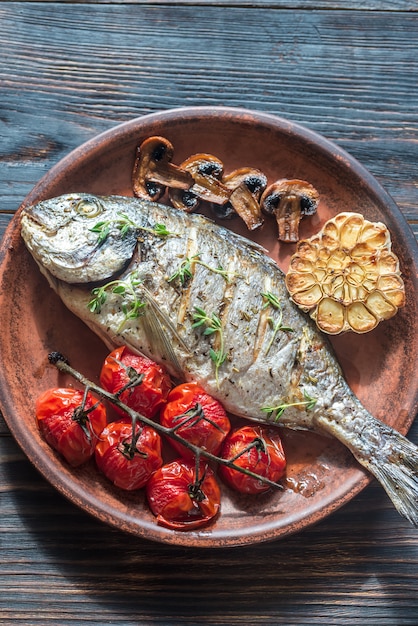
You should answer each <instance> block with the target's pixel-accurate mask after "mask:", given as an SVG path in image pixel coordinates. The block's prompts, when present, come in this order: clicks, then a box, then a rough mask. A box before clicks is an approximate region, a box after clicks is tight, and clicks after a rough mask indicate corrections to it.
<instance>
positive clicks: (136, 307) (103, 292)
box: [87, 272, 145, 332]
mask: <svg viewBox="0 0 418 626" xmlns="http://www.w3.org/2000/svg"><path fill="white" fill-rule="evenodd" d="M140 284H141V280H140V279H139V278H138V273H137V272H132V273H131V274H130V275H129V276H128V278H127V279H126V280H121V279H118V280H112V281H110V282H108V283H106V284H105V285H102V286H101V287H95V288H94V289H92V292H91V294H92V296H93V297H92V299H91V300H90V302H89V303H88V304H87V306H88V308H89V310H90V311H91V312H92V313H96V314H99V313H100V312H101V310H102V307H103V305H104V304H105V302H106V300H107V294H108V292H109V291H110V292H111V293H115V294H118V295H120V296H121V297H122V298H123V300H122V303H121V309H122V313H123V315H124V319H123V320H122V322H121V324H120V326H119V328H118V332H119V331H120V330H121V328H122V326H123V325H124V324H125V322H127V321H128V320H130V319H135V318H137V317H139V316H140V315H142V313H143V309H144V307H145V302H143V301H142V300H140V298H139V297H138V293H137V290H136V288H137V287H138V286H139V285H140Z"/></svg>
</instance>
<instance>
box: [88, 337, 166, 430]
mask: <svg viewBox="0 0 418 626" xmlns="http://www.w3.org/2000/svg"><path fill="white" fill-rule="evenodd" d="M138 374H139V376H140V377H141V379H140V383H139V384H138V385H133V386H131V387H130V388H127V389H126V390H125V391H122V392H121V393H120V395H119V399H120V400H121V402H123V403H124V404H126V405H127V406H129V407H130V408H131V409H133V410H134V411H137V412H138V413H140V414H141V415H143V416H144V417H148V418H150V419H151V418H153V417H154V416H155V415H156V413H157V412H158V411H159V410H160V408H161V407H162V406H164V404H165V403H166V399H167V395H168V392H169V391H170V389H171V388H172V382H171V378H170V376H169V375H168V374H167V373H166V372H165V371H164V370H163V368H162V367H160V366H159V365H157V363H155V362H154V361H152V360H151V359H148V358H147V357H145V356H139V355H137V354H134V353H133V352H131V351H130V350H129V349H128V348H127V347H126V346H120V347H119V348H116V350H113V352H111V353H110V354H109V355H108V356H107V357H106V359H105V361H104V363H103V367H102V370H101V373H100V384H101V385H102V387H103V388H104V389H106V391H109V392H110V393H113V394H116V393H117V392H119V391H120V389H122V388H123V387H125V386H126V385H129V383H132V382H133V380H134V378H135V377H136V375H138ZM115 410H116V412H117V413H118V414H119V415H121V416H122V417H126V413H125V412H123V411H122V410H121V409H119V408H118V407H116V406H115Z"/></svg>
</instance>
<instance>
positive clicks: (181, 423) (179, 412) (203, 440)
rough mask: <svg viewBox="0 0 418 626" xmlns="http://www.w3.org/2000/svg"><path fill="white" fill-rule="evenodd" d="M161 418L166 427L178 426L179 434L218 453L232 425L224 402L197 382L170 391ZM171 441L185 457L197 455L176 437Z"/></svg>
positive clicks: (177, 431) (203, 447) (201, 446)
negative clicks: (209, 393) (223, 404)
mask: <svg viewBox="0 0 418 626" xmlns="http://www.w3.org/2000/svg"><path fill="white" fill-rule="evenodd" d="M196 408H198V410H196ZM160 421H161V424H162V425H163V426H165V427H166V428H173V427H178V428H176V431H175V432H176V434H177V435H180V436H181V437H183V439H186V441H189V442H190V443H192V444H194V445H195V446H198V447H199V448H202V449H204V450H207V451H208V452H211V453H212V454H215V455H217V454H219V452H220V450H221V447H222V443H223V441H224V440H225V437H226V436H227V434H228V433H229V431H230V429H231V424H230V421H229V419H228V416H227V414H226V412H225V409H224V408H223V406H222V405H221V404H220V403H219V402H218V401H217V400H215V399H214V398H212V397H211V396H210V395H208V394H207V393H206V392H205V391H204V390H203V389H202V388H201V387H199V385H198V384H197V383H193V382H190V383H184V384H182V385H178V386H177V387H174V389H173V390H172V391H170V393H169V395H168V398H167V404H166V406H165V407H164V409H163V410H162V412H161V416H160ZM170 443H171V445H172V446H173V448H175V450H176V451H177V452H178V453H179V454H180V455H181V456H182V457H184V458H187V459H193V458H194V457H193V452H192V451H191V450H189V449H188V448H186V447H185V446H183V445H182V444H181V443H179V442H177V441H175V440H173V439H171V440H170Z"/></svg>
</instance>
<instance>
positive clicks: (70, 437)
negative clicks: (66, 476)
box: [36, 388, 107, 467]
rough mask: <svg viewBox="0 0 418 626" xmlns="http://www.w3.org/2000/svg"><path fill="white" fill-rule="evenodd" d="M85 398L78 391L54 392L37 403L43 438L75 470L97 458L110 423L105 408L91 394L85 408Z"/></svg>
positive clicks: (86, 400) (50, 390)
mask: <svg viewBox="0 0 418 626" xmlns="http://www.w3.org/2000/svg"><path fill="white" fill-rule="evenodd" d="M83 397H84V392H83V391H79V390H77V389H65V388H54V389H48V390H47V391H45V392H44V393H43V394H42V395H41V396H40V397H39V398H38V399H37V401H36V419H37V420H38V426H39V430H40V431H41V434H42V436H43V437H44V439H45V440H46V441H47V442H48V443H49V445H50V446H51V447H52V448H54V449H55V450H57V451H58V452H59V453H60V454H62V456H63V457H64V458H65V459H66V460H67V461H68V463H69V464H70V465H72V466H73V467H77V466H78V465H81V464H82V463H84V462H85V461H87V460H88V459H89V458H90V457H91V456H92V455H93V453H94V448H95V446H96V443H97V441H98V437H99V435H100V433H101V432H102V430H103V428H104V427H105V426H106V423H107V419H106V409H105V407H104V406H103V404H101V403H100V402H99V401H98V400H96V398H94V397H93V396H92V395H91V394H90V393H88V394H87V396H86V399H85V402H84V404H83ZM92 407H94V408H92Z"/></svg>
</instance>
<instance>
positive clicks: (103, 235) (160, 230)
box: [90, 213, 176, 245]
mask: <svg viewBox="0 0 418 626" xmlns="http://www.w3.org/2000/svg"><path fill="white" fill-rule="evenodd" d="M117 215H118V217H117V218H116V219H111V220H103V221H101V222H97V224H95V225H94V226H93V228H90V232H92V233H98V235H99V236H98V239H97V243H98V244H99V245H102V244H103V243H104V242H105V241H106V239H107V238H108V237H109V235H110V231H111V228H112V226H116V228H117V229H118V230H119V231H120V234H121V236H122V238H123V237H125V236H126V235H127V233H128V232H129V231H130V230H143V231H147V232H149V233H152V234H153V235H156V236H157V237H163V238H164V237H168V236H170V235H172V236H176V235H175V234H174V233H171V232H170V231H169V230H168V229H167V227H166V226H165V224H160V223H156V224H154V226H153V227H152V228H150V227H147V226H142V225H141V224H137V223H136V222H134V221H133V220H131V218H130V217H129V216H128V215H126V213H118V214H117Z"/></svg>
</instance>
